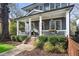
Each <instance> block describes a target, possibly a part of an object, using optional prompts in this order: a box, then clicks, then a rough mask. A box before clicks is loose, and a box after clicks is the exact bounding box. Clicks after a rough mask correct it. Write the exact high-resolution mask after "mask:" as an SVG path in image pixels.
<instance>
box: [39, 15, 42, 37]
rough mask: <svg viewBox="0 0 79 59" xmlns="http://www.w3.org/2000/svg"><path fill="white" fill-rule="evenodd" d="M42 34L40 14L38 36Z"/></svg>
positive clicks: (40, 17)
mask: <svg viewBox="0 0 79 59" xmlns="http://www.w3.org/2000/svg"><path fill="white" fill-rule="evenodd" d="M41 35H42V16H39V36H41Z"/></svg>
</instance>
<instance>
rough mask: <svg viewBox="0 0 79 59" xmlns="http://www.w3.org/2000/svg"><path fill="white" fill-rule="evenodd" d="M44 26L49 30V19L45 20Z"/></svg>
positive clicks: (44, 28)
mask: <svg viewBox="0 0 79 59" xmlns="http://www.w3.org/2000/svg"><path fill="white" fill-rule="evenodd" d="M42 28H43V30H48V29H49V20H45V21H43V25H42Z"/></svg>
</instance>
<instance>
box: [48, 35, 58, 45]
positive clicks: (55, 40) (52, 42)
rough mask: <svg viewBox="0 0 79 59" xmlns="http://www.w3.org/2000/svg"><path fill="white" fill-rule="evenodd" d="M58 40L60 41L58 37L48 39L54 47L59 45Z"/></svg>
mask: <svg viewBox="0 0 79 59" xmlns="http://www.w3.org/2000/svg"><path fill="white" fill-rule="evenodd" d="M57 40H58V38H57V36H49V37H48V41H49V42H50V43H51V44H53V45H55V44H56V43H57Z"/></svg>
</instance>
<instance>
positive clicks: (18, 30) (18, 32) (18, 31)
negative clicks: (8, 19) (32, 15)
mask: <svg viewBox="0 0 79 59" xmlns="http://www.w3.org/2000/svg"><path fill="white" fill-rule="evenodd" d="M16 27H17V35H19V21H18V20H17V26H16Z"/></svg>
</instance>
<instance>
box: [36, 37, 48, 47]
mask: <svg viewBox="0 0 79 59" xmlns="http://www.w3.org/2000/svg"><path fill="white" fill-rule="evenodd" d="M46 41H47V37H46V36H40V37H39V42H38V44H37V47H39V48H42V47H43V45H44V43H45V42H46Z"/></svg>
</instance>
